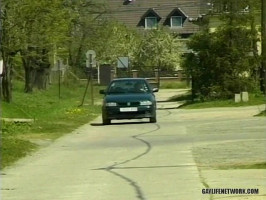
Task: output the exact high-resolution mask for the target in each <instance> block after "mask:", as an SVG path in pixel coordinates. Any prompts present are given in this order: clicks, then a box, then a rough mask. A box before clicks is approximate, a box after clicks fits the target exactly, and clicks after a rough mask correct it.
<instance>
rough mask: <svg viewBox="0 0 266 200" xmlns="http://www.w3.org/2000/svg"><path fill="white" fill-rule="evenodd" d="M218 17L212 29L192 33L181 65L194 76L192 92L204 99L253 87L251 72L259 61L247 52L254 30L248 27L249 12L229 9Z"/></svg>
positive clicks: (224, 95)
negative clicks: (216, 25)
mask: <svg viewBox="0 0 266 200" xmlns="http://www.w3.org/2000/svg"><path fill="white" fill-rule="evenodd" d="M232 10H234V9H233V8H232ZM221 20H222V23H221V25H220V26H218V27H217V29H216V31H215V32H213V33H211V32H209V30H208V29H205V30H204V31H202V32H200V33H198V34H196V35H195V36H194V37H192V39H191V41H190V42H189V43H188V47H189V48H191V49H192V53H190V54H188V55H187V56H186V58H185V60H184V65H183V66H184V68H185V69H186V70H187V72H188V73H189V74H190V75H191V76H192V78H193V82H194V83H193V88H192V91H193V96H195V94H197V95H198V96H200V97H201V98H202V99H203V100H204V99H214V98H231V97H232V95H233V94H234V93H239V92H241V91H246V90H252V89H254V87H256V85H255V84H254V80H255V78H254V77H253V76H252V74H253V71H254V70H256V68H257V67H258V62H259V61H258V60H256V58H255V57H254V56H249V53H250V52H252V51H254V49H253V47H252V42H254V34H255V33H254V30H253V29H250V28H249V27H250V23H251V21H249V16H248V15H247V14H243V13H237V12H228V13H225V14H224V15H222V16H221Z"/></svg>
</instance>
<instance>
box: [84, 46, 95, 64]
mask: <svg viewBox="0 0 266 200" xmlns="http://www.w3.org/2000/svg"><path fill="white" fill-rule="evenodd" d="M86 58H87V60H86V67H87V68H90V67H93V68H95V67H96V59H95V58H96V53H95V51H94V50H89V51H87V52H86ZM90 64H91V66H90Z"/></svg>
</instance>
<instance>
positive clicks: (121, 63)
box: [117, 57, 129, 68]
mask: <svg viewBox="0 0 266 200" xmlns="http://www.w3.org/2000/svg"><path fill="white" fill-rule="evenodd" d="M128 65H129V59H128V57H118V58H117V68H128Z"/></svg>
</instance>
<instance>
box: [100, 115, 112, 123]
mask: <svg viewBox="0 0 266 200" xmlns="http://www.w3.org/2000/svg"><path fill="white" fill-rule="evenodd" d="M102 120H103V125H108V124H111V120H110V119H108V118H107V117H104V116H102Z"/></svg>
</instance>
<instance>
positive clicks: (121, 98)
mask: <svg viewBox="0 0 266 200" xmlns="http://www.w3.org/2000/svg"><path fill="white" fill-rule="evenodd" d="M147 100H149V101H155V98H154V95H153V94H151V93H145V94H108V95H106V96H105V101H106V102H134V101H147Z"/></svg>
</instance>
